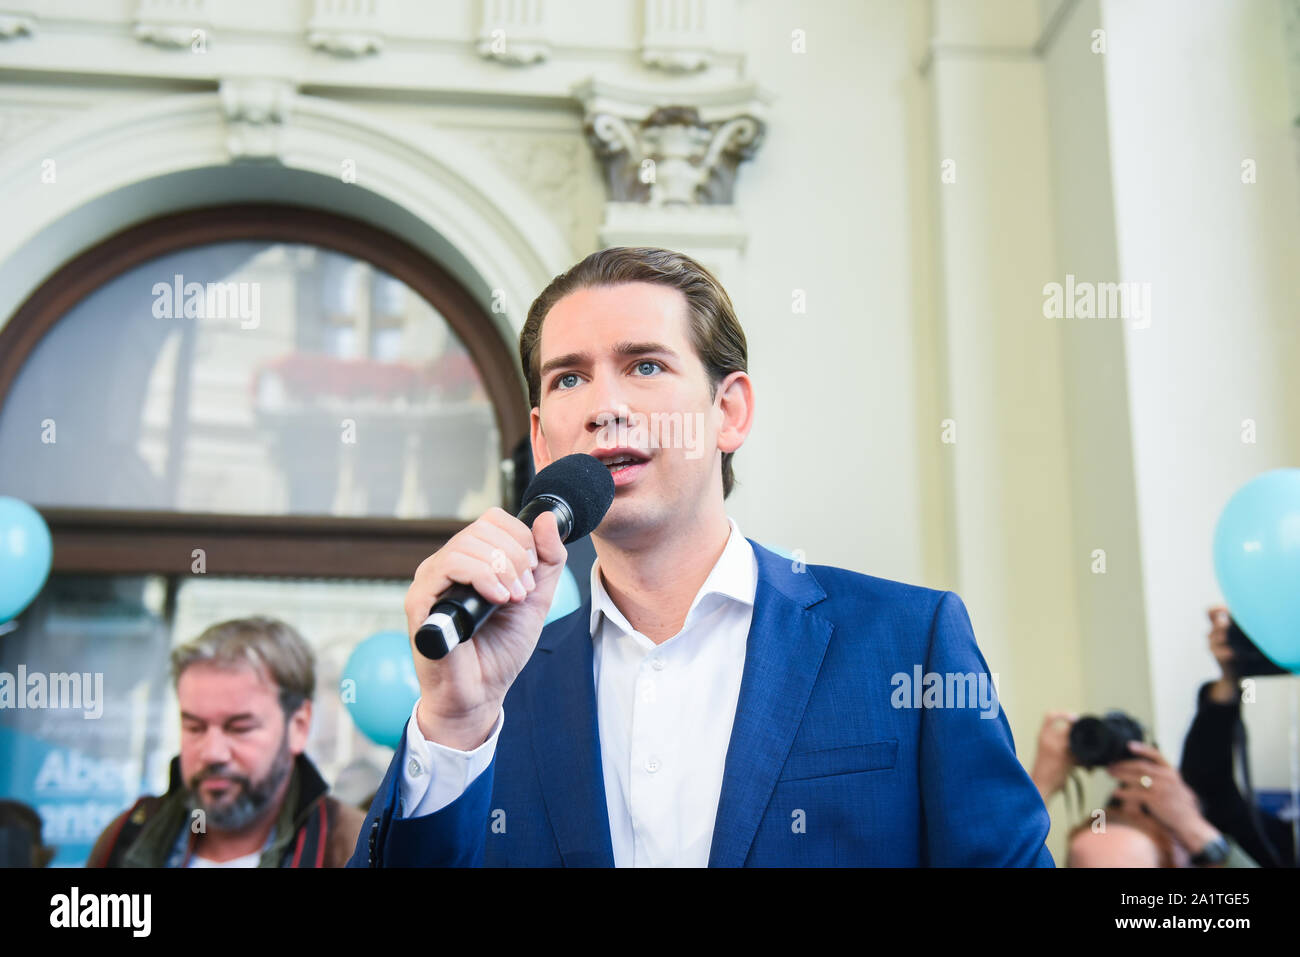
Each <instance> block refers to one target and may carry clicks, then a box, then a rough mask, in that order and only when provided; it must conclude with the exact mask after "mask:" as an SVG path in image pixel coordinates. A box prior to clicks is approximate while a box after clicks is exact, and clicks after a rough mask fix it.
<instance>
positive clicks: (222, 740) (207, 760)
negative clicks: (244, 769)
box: [199, 728, 230, 767]
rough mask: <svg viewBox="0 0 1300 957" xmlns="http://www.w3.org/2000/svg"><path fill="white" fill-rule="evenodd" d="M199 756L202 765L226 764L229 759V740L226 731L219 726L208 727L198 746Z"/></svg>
mask: <svg viewBox="0 0 1300 957" xmlns="http://www.w3.org/2000/svg"><path fill="white" fill-rule="evenodd" d="M199 757H200V758H202V760H203V765H204V767H208V766H211V765H214V764H226V763H228V762H229V761H230V742H229V741H228V740H226V733H225V732H224V731H222V730H221V729H220V728H209V729H208V732H207V733H206V734H205V735H204V736H203V743H202V744H201V745H200V746H199Z"/></svg>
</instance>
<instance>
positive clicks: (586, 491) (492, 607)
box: [415, 452, 614, 660]
mask: <svg viewBox="0 0 1300 957" xmlns="http://www.w3.org/2000/svg"><path fill="white" fill-rule="evenodd" d="M523 501H524V507H523V508H522V509H521V510H520V512H519V516H518V518H519V520H520V521H521V522H523V523H524V524H525V525H527V526H528V528H529V529H530V530H531V529H532V527H533V522H534V521H535V520H536V519H537V516H539V515H541V514H542V513H543V512H552V513H553V514H554V515H555V524H556V527H557V528H558V530H559V533H560V541H562V542H569V541H576V540H577V539H579V538H582V537H583V536H585V535H590V534H591V533H592V531H594V530H595V528H596V526H597V525H599V524H600V523H601V520H602V519H604V517H605V513H606V512H608V511H609V507H610V505H612V504H613V503H614V477H613V476H612V475H610V474H609V469H608V468H607V467H606V466H604V465H602V464H601V462H600V459H598V458H596V457H595V456H594V455H587V454H586V453H585V452H575V453H574V454H573V455H566V456H564V458H562V459H557V460H556V461H554V462H552V463H551V464H550V465H548V466H546V468H544V469H542V470H541V471H540V472H538V473H537V476H536V477H535V478H534V479H533V480H532V481H531V482H529V483H528V488H527V489H525V490H524V495H523ZM499 607H500V606H499V605H498V604H496V603H495V602H490V601H488V600H487V599H486V598H484V597H483V596H482V595H480V594H479V593H478V592H477V591H475V590H474V587H473V586H472V585H464V584H460V583H459V582H457V583H456V584H453V585H452V586H451V587H450V588H448V589H447V590H446V591H445V592H443V593H442V594H441V595H439V596H438V600H437V601H435V602H434V604H433V608H432V610H430V612H429V617H428V618H426V619H425V621H424V624H422V625H421V626H420V628H419V630H418V631H417V632H416V633H415V647H416V650H418V651H419V652H420V654H422V655H424V656H425V657H426V658H432V659H434V660H437V659H439V658H442V657H444V656H446V655H447V654H449V653H450V652H451V650H452V649H453V648H455V647H456V646H457V645H459V644H461V643H463V642H466V641H469V640H470V639H471V638H473V637H474V633H475V632H476V631H478V629H479V628H480V627H481V626H482V624H483V623H484V622H485V621H487V620H488V618H490V617H491V616H492V613H493V612H494V611H496V610H497V608H499Z"/></svg>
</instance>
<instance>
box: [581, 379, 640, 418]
mask: <svg viewBox="0 0 1300 957" xmlns="http://www.w3.org/2000/svg"><path fill="white" fill-rule="evenodd" d="M587 395H588V396H589V397H590V398H591V399H592V402H593V406H592V411H591V413H590V414H589V415H588V416H587V431H588V432H600V431H601V430H602V429H606V430H616V429H618V428H619V426H620V425H622V426H623V427H626V426H627V422H628V416H629V415H630V414H631V413H630V411H629V409H628V407H627V403H626V401H625V400H624V397H623V395H622V392H621V391H620V389H619V386H618V384H617V383H615V382H612V381H611V380H610V379H609V378H608V377H604V376H602V377H600V378H599V379H596V380H594V381H593V382H592V388H591V389H589V390H588V392H587Z"/></svg>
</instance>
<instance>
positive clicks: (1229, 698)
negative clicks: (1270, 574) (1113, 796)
mask: <svg viewBox="0 0 1300 957" xmlns="http://www.w3.org/2000/svg"><path fill="white" fill-rule="evenodd" d="M1207 614H1208V615H1209V618H1210V634H1209V642H1210V653H1211V654H1213V655H1214V658H1215V660H1216V661H1217V662H1218V663H1219V671H1220V676H1219V678H1218V679H1217V680H1215V681H1207V682H1206V683H1205V684H1203V685H1202V686H1201V687H1200V689H1199V690H1198V692H1197V695H1196V717H1195V718H1194V719H1193V720H1192V726H1191V728H1189V729H1188V731H1187V737H1186V738H1184V739H1183V759H1182V762H1181V769H1182V777H1183V780H1185V781H1186V782H1187V784H1188V785H1189V786H1190V787H1191V789H1192V790H1193V791H1194V792H1195V793H1196V796H1197V797H1198V798H1200V801H1201V806H1202V807H1203V808H1204V809H1205V817H1206V819H1207V820H1208V821H1209V822H1210V823H1211V824H1213V825H1214V827H1216V828H1218V829H1219V830H1220V831H1222V832H1223V833H1224V834H1227V835H1228V836H1230V837H1231V838H1232V839H1233V840H1235V841H1236V842H1237V843H1238V844H1240V845H1241V847H1242V849H1243V850H1245V851H1246V853H1248V854H1250V856H1251V857H1253V858H1254V859H1255V860H1257V861H1259V863H1260V865H1261V866H1263V867H1294V866H1295V844H1294V841H1293V840H1292V834H1291V828H1290V826H1289V825H1288V824H1287V823H1286V822H1285V821H1282V820H1279V819H1278V818H1277V817H1276V816H1274V815H1272V814H1269V813H1268V812H1266V811H1264V810H1262V809H1260V808H1257V807H1255V806H1254V804H1253V803H1252V802H1251V801H1249V800H1247V799H1246V798H1245V797H1244V796H1243V795H1242V793H1241V791H1240V790H1238V788H1237V782H1236V780H1235V779H1234V777H1233V772H1232V755H1233V745H1234V741H1235V742H1236V746H1237V748H1238V749H1239V750H1240V751H1241V752H1242V753H1243V754H1244V753H1245V749H1246V732H1245V725H1244V724H1242V720H1241V694H1240V691H1239V690H1238V689H1239V684H1240V679H1241V678H1243V677H1247V676H1248V675H1251V674H1264V673H1280V672H1281V669H1276V670H1270V669H1269V668H1268V665H1267V664H1263V663H1260V662H1256V663H1255V664H1253V665H1252V664H1251V663H1250V662H1249V658H1250V657H1251V652H1252V651H1253V648H1252V647H1251V646H1250V645H1245V644H1242V642H1243V641H1244V640H1245V639H1244V636H1241V632H1240V629H1237V635H1238V636H1241V637H1238V639H1237V641H1238V647H1243V648H1244V649H1245V651H1246V658H1247V659H1248V660H1247V662H1246V664H1245V666H1244V670H1243V665H1242V662H1241V661H1240V660H1239V655H1238V652H1237V651H1236V650H1234V647H1233V641H1232V638H1233V635H1232V634H1231V633H1232V631H1233V629H1234V627H1235V626H1234V625H1233V622H1232V618H1231V617H1230V616H1229V614H1228V609H1227V608H1225V607H1223V606H1222V605H1216V606H1214V607H1212V608H1210V609H1209V610H1208V612H1207ZM1254 656H1255V657H1257V658H1258V657H1262V656H1260V655H1259V652H1258V651H1254Z"/></svg>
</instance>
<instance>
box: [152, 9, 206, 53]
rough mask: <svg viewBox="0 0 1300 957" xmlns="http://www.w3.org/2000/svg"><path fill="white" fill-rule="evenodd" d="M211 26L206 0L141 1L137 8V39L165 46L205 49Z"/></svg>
mask: <svg viewBox="0 0 1300 957" xmlns="http://www.w3.org/2000/svg"><path fill="white" fill-rule="evenodd" d="M210 27H211V21H210V20H209V18H208V3H207V0H140V3H139V5H138V6H137V7H136V12H135V31H134V32H135V38H136V39H137V40H139V41H140V42H142V43H152V44H154V45H155V46H160V47H163V48H164V49H169V50H180V49H184V48H186V47H188V48H190V49H191V50H192V51H193V52H195V53H200V52H203V51H204V50H205V49H206V47H207V42H208V33H209V32H210Z"/></svg>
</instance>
